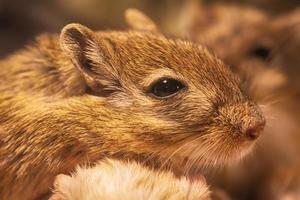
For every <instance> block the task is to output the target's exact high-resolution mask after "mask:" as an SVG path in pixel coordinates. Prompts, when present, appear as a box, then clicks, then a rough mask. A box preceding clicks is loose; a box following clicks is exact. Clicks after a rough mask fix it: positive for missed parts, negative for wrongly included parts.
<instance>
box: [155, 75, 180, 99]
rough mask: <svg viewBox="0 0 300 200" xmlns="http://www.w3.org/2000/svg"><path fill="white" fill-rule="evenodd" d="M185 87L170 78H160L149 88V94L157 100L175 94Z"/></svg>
mask: <svg viewBox="0 0 300 200" xmlns="http://www.w3.org/2000/svg"><path fill="white" fill-rule="evenodd" d="M184 88H185V85H184V84H182V83H181V82H180V81H178V80H175V79H172V78H162V79H159V80H158V81H156V82H155V83H154V84H152V86H151V87H150V93H152V94H153V95H154V96H156V97H159V98H166V97H170V96H173V95H175V94H177V92H179V91H180V90H182V89H184Z"/></svg>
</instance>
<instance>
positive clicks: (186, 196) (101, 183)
mask: <svg viewBox="0 0 300 200" xmlns="http://www.w3.org/2000/svg"><path fill="white" fill-rule="evenodd" d="M54 186H55V187H54V191H53V193H54V194H53V195H52V197H51V198H50V199H51V200H76V199H78V200H89V199H93V200H134V199H145V200H171V199H172V200H208V199H210V197H209V196H210V194H209V190H208V188H207V186H206V184H205V181H204V179H198V180H195V181H190V180H188V179H187V178H185V177H180V178H176V177H175V176H174V174H172V173H171V172H156V171H153V170H150V169H148V168H145V167H142V166H141V165H140V164H137V163H135V162H120V161H116V160H104V161H101V162H99V163H98V164H97V165H96V166H94V167H92V168H87V167H77V169H76V172H75V173H72V175H71V176H67V175H63V174H60V175H58V176H57V177H56V179H55V183H54Z"/></svg>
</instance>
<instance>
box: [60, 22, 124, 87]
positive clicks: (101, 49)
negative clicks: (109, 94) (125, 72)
mask: <svg viewBox="0 0 300 200" xmlns="http://www.w3.org/2000/svg"><path fill="white" fill-rule="evenodd" d="M60 45H61V48H62V49H63V51H64V52H65V53H66V54H67V55H68V56H69V57H70V58H71V60H72V62H73V64H74V65H75V66H76V67H78V69H79V70H80V72H81V73H82V74H83V77H84V79H85V80H86V83H87V85H88V86H89V88H90V89H92V90H93V91H95V92H102V91H112V90H114V89H116V86H117V83H118V81H117V72H116V69H115V68H114V67H113V64H112V62H113V55H114V50H113V49H114V48H113V45H112V41H110V39H109V38H104V37H100V36H99V37H96V34H95V33H94V32H93V31H92V30H90V29H89V28H87V27H85V26H82V25H80V24H69V25H67V26H65V27H64V28H63V29H62V32H61V35H60Z"/></svg>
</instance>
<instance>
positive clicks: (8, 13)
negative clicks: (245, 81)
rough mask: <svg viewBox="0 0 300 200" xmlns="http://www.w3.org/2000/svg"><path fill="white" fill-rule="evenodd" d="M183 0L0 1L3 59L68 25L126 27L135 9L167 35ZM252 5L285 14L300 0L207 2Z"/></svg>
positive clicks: (274, 12) (1, 54)
mask: <svg viewBox="0 0 300 200" xmlns="http://www.w3.org/2000/svg"><path fill="white" fill-rule="evenodd" d="M185 2H186V1H184V0H165V1H163V0H122V1H119V0H43V1H41V0H0V43H1V46H0V56H1V57H3V56H5V55H7V54H9V53H11V52H12V51H14V50H15V49H16V48H19V47H20V46H23V45H24V43H26V42H27V41H28V40H31V39H32V38H33V37H34V36H35V35H37V34H39V33H41V32H59V31H60V29H61V28H62V27H63V26H64V25H65V24H67V23H70V22H79V23H82V24H85V25H87V26H89V27H91V28H94V29H115V28H118V29H119V28H124V27H125V23H124V18H123V13H124V10H125V9H126V8H129V7H134V8H138V9H140V10H142V11H144V12H145V13H146V14H148V15H149V16H150V17H151V18H152V19H153V20H154V21H155V22H156V23H158V24H159V25H160V27H162V29H164V30H166V31H167V32H174V31H176V27H174V26H172V25H173V24H174V23H176V21H174V16H175V17H176V16H178V15H179V13H180V11H181V9H182V6H183V5H184V4H185ZM203 2H205V3H208V4H211V3H215V2H225V3H233V2H234V3H238V4H243V5H253V6H256V7H259V8H262V9H265V10H266V11H267V12H269V13H272V14H278V13H282V12H286V11H288V10H290V9H293V8H295V7H296V6H297V5H299V4H300V1H299V0H284V1H282V0H223V1H221V0H219V1H215V0H205V1H203Z"/></svg>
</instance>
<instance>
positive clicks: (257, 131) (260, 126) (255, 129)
mask: <svg viewBox="0 0 300 200" xmlns="http://www.w3.org/2000/svg"><path fill="white" fill-rule="evenodd" d="M265 124H266V122H265V121H264V120H263V121H261V122H257V123H256V124H255V125H254V126H250V127H248V128H247V129H246V130H245V135H246V138H247V139H248V140H256V139H257V138H258V137H259V136H260V135H261V133H262V132H263V130H264V128H265Z"/></svg>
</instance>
